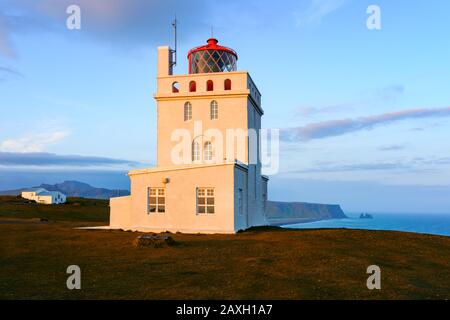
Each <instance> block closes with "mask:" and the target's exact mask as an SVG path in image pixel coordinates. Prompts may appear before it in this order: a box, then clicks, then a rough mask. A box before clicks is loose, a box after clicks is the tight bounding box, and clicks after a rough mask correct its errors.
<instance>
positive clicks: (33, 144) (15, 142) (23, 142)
mask: <svg viewBox="0 0 450 320" xmlns="http://www.w3.org/2000/svg"><path fill="white" fill-rule="evenodd" d="M68 135H69V132H68V131H66V130H56V131H51V132H43V133H38V134H35V135H31V136H26V137H21V138H17V139H7V140H3V141H2V142H0V151H3V152H42V151H44V150H45V149H46V148H47V147H48V146H50V145H53V144H55V143H58V142H60V141H61V140H63V139H64V138H65V137H67V136H68Z"/></svg>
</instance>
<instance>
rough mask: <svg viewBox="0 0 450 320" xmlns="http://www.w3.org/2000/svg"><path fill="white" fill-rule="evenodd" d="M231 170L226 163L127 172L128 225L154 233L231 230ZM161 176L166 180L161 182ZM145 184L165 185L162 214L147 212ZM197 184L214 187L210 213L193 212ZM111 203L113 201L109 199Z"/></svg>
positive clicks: (232, 184)
mask: <svg viewBox="0 0 450 320" xmlns="http://www.w3.org/2000/svg"><path fill="white" fill-rule="evenodd" d="M233 170H234V164H231V165H229V164H228V165H211V166H199V167H190V168H179V169H176V168H168V169H161V168H155V169H149V170H140V171H139V170H138V171H135V172H130V179H131V194H132V197H131V199H130V210H131V211H130V212H131V213H130V221H129V226H130V228H131V229H134V230H142V231H154V232H161V231H166V230H167V231H171V232H185V233H197V232H202V233H233V232H234V231H235V230H234V215H233V212H234V205H233V204H234V199H233V198H234V179H233V176H234V172H233ZM165 179H169V180H170V182H168V183H164V182H163V181H164V180H165ZM149 187H156V188H165V191H166V199H165V201H166V212H165V213H148V188H149ZM197 187H211V188H214V190H215V204H216V207H215V213H214V214H197V213H196V210H197V205H196V199H197V198H196V191H197ZM113 201H114V200H113ZM111 206H112V207H113V206H115V203H113V202H112V203H111ZM117 210H119V209H117ZM126 210H128V209H126ZM115 211H116V208H114V212H115Z"/></svg>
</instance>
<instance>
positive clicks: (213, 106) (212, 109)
mask: <svg viewBox="0 0 450 320" xmlns="http://www.w3.org/2000/svg"><path fill="white" fill-rule="evenodd" d="M209 119H210V120H217V119H219V103H218V102H217V101H216V100H212V101H211V102H210V103H209Z"/></svg>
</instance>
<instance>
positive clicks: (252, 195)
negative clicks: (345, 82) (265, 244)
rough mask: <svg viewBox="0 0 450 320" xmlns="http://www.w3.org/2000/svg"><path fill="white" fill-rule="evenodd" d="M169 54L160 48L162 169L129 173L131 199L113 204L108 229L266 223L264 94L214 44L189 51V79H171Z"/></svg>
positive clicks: (229, 228) (218, 228)
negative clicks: (262, 139) (261, 152)
mask: <svg viewBox="0 0 450 320" xmlns="http://www.w3.org/2000/svg"><path fill="white" fill-rule="evenodd" d="M172 53H173V51H172V50H171V49H170V48H169V47H168V46H163V47H159V48H158V68H157V92H156V93H155V94H154V98H155V100H156V108H157V119H156V122H157V165H156V167H155V168H148V169H140V170H132V171H130V172H129V173H128V175H129V177H130V181H131V195H130V196H127V197H120V198H112V199H111V221H110V225H111V227H117V228H121V229H130V230H140V231H154V232H159V231H166V230H167V231H172V232H186V233H198V232H201V233H234V232H237V231H238V230H242V229H246V228H249V227H251V226H257V225H264V224H266V219H265V208H266V201H267V182H268V178H267V177H265V176H262V175H261V163H260V158H259V148H260V147H259V130H260V129H261V117H262V115H263V113H264V112H263V109H262V108H261V94H260V92H259V90H258V89H257V87H256V85H255V84H254V82H253V80H252V78H251V77H250V75H249V73H248V72H246V71H237V61H238V55H237V53H236V52H235V51H234V50H232V49H230V48H227V47H224V46H221V45H219V42H218V40H217V39H214V38H210V39H208V40H207V43H206V45H202V46H199V47H196V48H193V49H192V50H190V51H189V52H188V54H187V58H188V63H189V70H188V73H186V74H177V75H174V74H173V70H172V67H173V61H172V57H173V54H172Z"/></svg>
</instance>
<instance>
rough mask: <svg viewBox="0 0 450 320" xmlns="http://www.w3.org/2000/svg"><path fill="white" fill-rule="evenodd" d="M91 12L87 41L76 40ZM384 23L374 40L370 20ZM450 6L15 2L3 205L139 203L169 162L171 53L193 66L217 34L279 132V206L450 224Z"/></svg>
mask: <svg viewBox="0 0 450 320" xmlns="http://www.w3.org/2000/svg"><path fill="white" fill-rule="evenodd" d="M70 4H78V5H79V6H80V8H81V12H82V20H81V21H82V25H81V30H68V29H67V28H66V18H67V16H68V15H67V14H66V8H67V6H68V5H70ZM372 4H375V5H378V6H379V7H380V9H381V27H382V28H381V30H368V29H367V27H366V20H367V18H368V14H367V13H366V9H367V7H368V6H369V5H372ZM448 12H450V3H449V2H448V1H444V0H442V1H437V0H431V1H414V2H412V1H406V0H395V1H392V0H390V1H386V0H383V1H380V0H372V1H365V0H305V1H302V0H297V1H278V2H273V1H237V0H234V1H233V0H232V1H227V2H224V1H206V0H204V1H173V0H172V1H170V0H169V1H167V0H166V1H144V0H128V1H125V0H89V1H88V0H70V1H66V0H33V1H31V0H14V1H12V0H0V189H8V188H15V187H22V186H29V185H33V184H40V183H41V182H61V181H62V180H64V179H77V180H81V181H85V182H88V183H91V184H93V185H96V186H102V187H111V188H118V187H127V186H128V182H127V177H126V176H125V175H124V172H125V171H126V170H127V169H130V168H136V167H141V166H150V165H152V164H154V162H155V149H156V138H155V137H156V128H155V125H156V113H155V103H154V101H153V98H152V95H153V93H154V92H155V90H156V87H155V85H156V81H155V75H156V47H157V46H158V45H165V44H171V43H172V37H171V32H172V30H171V26H170V23H171V20H172V19H173V16H174V15H175V14H176V15H177V17H178V20H179V50H178V52H179V55H178V57H179V64H178V65H177V67H176V69H175V72H176V73H186V72H187V63H186V62H187V60H186V54H187V52H188V50H189V49H190V48H192V47H194V46H197V45H201V44H203V43H204V42H205V41H206V39H207V38H208V37H209V36H210V33H211V26H213V27H214V36H215V37H217V38H218V39H219V41H220V44H223V45H226V46H229V47H232V48H233V49H235V50H236V51H237V52H238V55H239V60H238V69H240V70H248V71H249V72H250V73H251V75H252V78H253V80H254V81H255V82H256V84H257V85H258V87H259V89H260V91H261V92H262V95H263V98H262V103H263V108H264V110H265V115H264V118H263V126H264V127H265V128H279V129H280V130H281V133H282V137H283V141H282V143H281V152H280V157H281V158H280V165H281V167H280V173H279V174H277V175H274V176H272V177H271V181H270V196H269V197H270V198H271V199H272V200H285V201H294V200H296V201H311V202H325V203H340V204H341V205H342V206H343V208H344V210H348V211H385V212H389V211H396V212H446V213H449V212H450V210H449V209H448V208H450V139H449V137H450V126H449V124H450V101H449V100H450V99H449V96H450V94H449V92H450V90H449V89H450V88H449V86H450V59H449V58H448V57H449V56H450V42H449V41H448V31H449V30H450V20H449V19H448V17H447V15H448Z"/></svg>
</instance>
